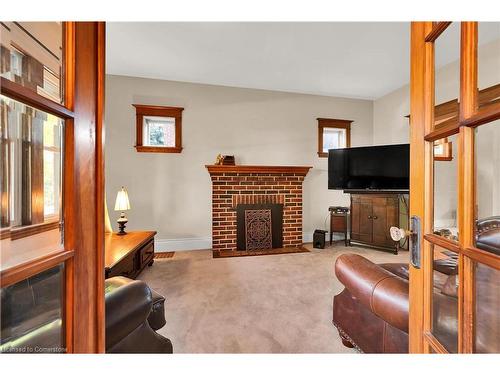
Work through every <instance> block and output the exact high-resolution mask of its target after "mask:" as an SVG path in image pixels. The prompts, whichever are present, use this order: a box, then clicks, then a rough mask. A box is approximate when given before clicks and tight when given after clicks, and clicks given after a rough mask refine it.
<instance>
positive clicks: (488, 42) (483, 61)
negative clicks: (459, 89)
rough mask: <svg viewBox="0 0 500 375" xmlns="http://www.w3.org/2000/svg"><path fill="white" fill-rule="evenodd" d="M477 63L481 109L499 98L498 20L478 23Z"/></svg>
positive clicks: (499, 57) (499, 26) (499, 40)
mask: <svg viewBox="0 0 500 375" xmlns="http://www.w3.org/2000/svg"><path fill="white" fill-rule="evenodd" d="M477 65H478V67H477V81H478V82H477V84H478V89H479V90H480V91H479V99H478V100H479V107H480V108H481V109H482V108H485V107H488V106H489V105H491V104H492V103H498V101H499V100H500V22H479V23H478V48H477Z"/></svg>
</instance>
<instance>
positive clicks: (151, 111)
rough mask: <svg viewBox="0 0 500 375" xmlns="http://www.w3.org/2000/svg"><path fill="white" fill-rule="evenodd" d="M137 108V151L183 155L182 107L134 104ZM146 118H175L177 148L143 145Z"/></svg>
mask: <svg viewBox="0 0 500 375" xmlns="http://www.w3.org/2000/svg"><path fill="white" fill-rule="evenodd" d="M132 105H133V106H134V107H135V118H136V120H135V149H136V151H137V152H157V153H177V154H178V153H181V152H182V111H184V108H181V107H167V106H158V105H146V104H132ZM144 116H163V117H173V118H175V147H157V146H145V145H143V143H142V140H143V134H142V126H143V121H144Z"/></svg>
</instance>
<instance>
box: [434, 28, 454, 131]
mask: <svg viewBox="0 0 500 375" xmlns="http://www.w3.org/2000/svg"><path fill="white" fill-rule="evenodd" d="M434 51H435V55H434V67H435V69H436V74H435V85H434V93H435V99H434V103H435V105H440V106H439V107H438V108H436V113H435V125H434V126H435V127H436V128H438V127H439V126H443V125H445V124H446V123H447V122H450V121H451V122H456V121H457V120H458V118H457V116H456V114H457V112H456V111H457V110H458V100H457V98H458V96H459V92H460V22H453V23H452V24H451V25H449V26H448V27H447V28H446V30H445V31H444V32H443V33H442V34H441V35H440V36H439V37H438V38H437V39H436V41H435V42H434ZM444 103H446V104H444Z"/></svg>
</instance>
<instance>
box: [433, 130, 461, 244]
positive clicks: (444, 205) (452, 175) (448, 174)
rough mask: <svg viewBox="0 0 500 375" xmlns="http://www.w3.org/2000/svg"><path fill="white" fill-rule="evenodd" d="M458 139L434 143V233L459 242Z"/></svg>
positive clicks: (456, 137) (455, 136) (453, 136)
mask: <svg viewBox="0 0 500 375" xmlns="http://www.w3.org/2000/svg"><path fill="white" fill-rule="evenodd" d="M457 139H458V135H456V134H455V135H452V136H450V137H447V138H446V139H440V140H438V141H436V142H434V233H435V234H437V235H440V236H443V237H446V238H448V239H450V240H453V241H458V235H459V234H458V229H457V228H458V225H457V195H458V190H457V162H458V161H457Z"/></svg>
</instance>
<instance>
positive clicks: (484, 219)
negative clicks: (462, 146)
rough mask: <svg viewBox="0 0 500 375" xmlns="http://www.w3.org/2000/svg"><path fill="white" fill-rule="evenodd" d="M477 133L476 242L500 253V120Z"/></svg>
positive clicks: (485, 248)
mask: <svg viewBox="0 0 500 375" xmlns="http://www.w3.org/2000/svg"><path fill="white" fill-rule="evenodd" d="M475 132H476V135H475V143H476V144H475V148H476V151H475V156H476V197H477V198H476V210H475V211H476V235H475V238H474V239H475V244H476V247H478V248H479V249H481V250H485V251H489V252H492V253H494V254H497V255H500V147H499V145H500V120H497V121H494V122H490V123H488V124H484V125H481V126H479V127H477V128H476V129H475Z"/></svg>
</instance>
